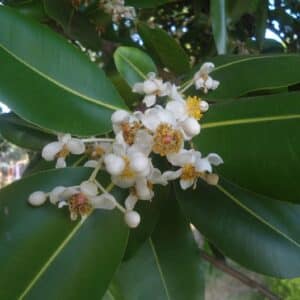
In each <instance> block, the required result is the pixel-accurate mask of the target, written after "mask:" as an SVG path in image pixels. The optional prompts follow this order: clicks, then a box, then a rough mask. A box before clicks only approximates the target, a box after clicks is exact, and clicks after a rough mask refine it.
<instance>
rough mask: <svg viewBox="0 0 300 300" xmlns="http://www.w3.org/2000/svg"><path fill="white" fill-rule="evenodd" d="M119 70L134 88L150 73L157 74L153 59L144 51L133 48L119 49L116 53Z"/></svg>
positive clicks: (115, 57) (115, 58)
mask: <svg viewBox="0 0 300 300" xmlns="http://www.w3.org/2000/svg"><path fill="white" fill-rule="evenodd" d="M114 60H115V64H116V67H117V70H118V71H119V73H120V74H121V76H122V77H123V78H124V79H125V80H126V81H127V83H128V84H129V85H130V86H131V87H132V86H133V85H134V84H135V83H136V82H141V81H144V80H145V79H146V78H147V74H148V73H149V72H155V73H157V69H156V66H155V64H154V62H153V61H152V59H151V58H150V57H149V56H148V55H147V54H146V53H145V52H143V51H141V50H139V49H136V48H132V47H119V48H118V49H117V51H116V52H115V53H114Z"/></svg>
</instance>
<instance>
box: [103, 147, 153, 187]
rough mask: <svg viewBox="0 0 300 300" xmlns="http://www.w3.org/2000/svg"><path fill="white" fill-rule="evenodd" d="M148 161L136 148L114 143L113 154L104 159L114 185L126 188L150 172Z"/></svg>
mask: <svg viewBox="0 0 300 300" xmlns="http://www.w3.org/2000/svg"><path fill="white" fill-rule="evenodd" d="M150 162H151V161H150V159H149V158H148V156H147V155H146V154H145V153H143V152H141V150H140V149H139V148H138V147H135V145H133V146H128V145H127V144H125V143H115V144H114V147H113V153H110V154H108V155H106V156H105V157H104V163H105V167H106V170H107V172H108V173H110V174H111V175H112V181H113V182H114V184H116V185H118V186H120V187H122V188H127V187H130V186H133V185H134V184H135V181H136V180H137V178H138V177H143V176H147V175H148V174H149V172H150V167H151V163H150Z"/></svg>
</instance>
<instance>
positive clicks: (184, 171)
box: [163, 149, 223, 190]
mask: <svg viewBox="0 0 300 300" xmlns="http://www.w3.org/2000/svg"><path fill="white" fill-rule="evenodd" d="M168 160H169V161H170V163H171V164H172V165H173V166H179V167H181V168H180V169H178V170H176V171H167V172H165V173H164V174H163V177H164V178H165V179H166V180H174V179H177V178H180V186H181V188H182V189H184V190H185V189H187V188H189V187H191V186H194V187H195V186H196V183H197V180H198V178H202V179H204V180H206V181H207V182H208V183H211V184H212V183H213V182H214V181H213V180H212V177H211V176H209V177H207V176H208V175H207V173H211V172H212V165H215V166H217V165H219V164H221V163H223V160H222V158H221V157H220V156H219V155H217V154H215V153H211V154H209V155H208V156H207V157H205V158H202V157H201V153H200V152H198V151H195V150H193V149H191V150H186V149H183V150H181V151H180V152H179V153H176V154H173V155H170V156H169V157H168ZM214 175H215V174H214ZM215 184H216V183H215Z"/></svg>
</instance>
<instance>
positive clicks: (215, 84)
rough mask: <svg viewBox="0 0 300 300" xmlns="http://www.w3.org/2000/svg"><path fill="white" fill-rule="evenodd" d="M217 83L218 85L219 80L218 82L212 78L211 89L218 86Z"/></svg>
mask: <svg viewBox="0 0 300 300" xmlns="http://www.w3.org/2000/svg"><path fill="white" fill-rule="evenodd" d="M219 85H220V82H219V81H217V80H213V82H212V86H211V89H212V90H215V89H216V88H218V86H219Z"/></svg>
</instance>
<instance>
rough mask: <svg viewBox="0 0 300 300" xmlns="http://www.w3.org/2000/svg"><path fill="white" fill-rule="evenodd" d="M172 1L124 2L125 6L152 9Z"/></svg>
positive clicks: (146, 0)
mask: <svg viewBox="0 0 300 300" xmlns="http://www.w3.org/2000/svg"><path fill="white" fill-rule="evenodd" d="M172 1H173V0H126V1H125V4H126V5H131V6H134V7H136V8H153V7H156V6H159V5H163V4H167V3H169V2H172Z"/></svg>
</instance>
